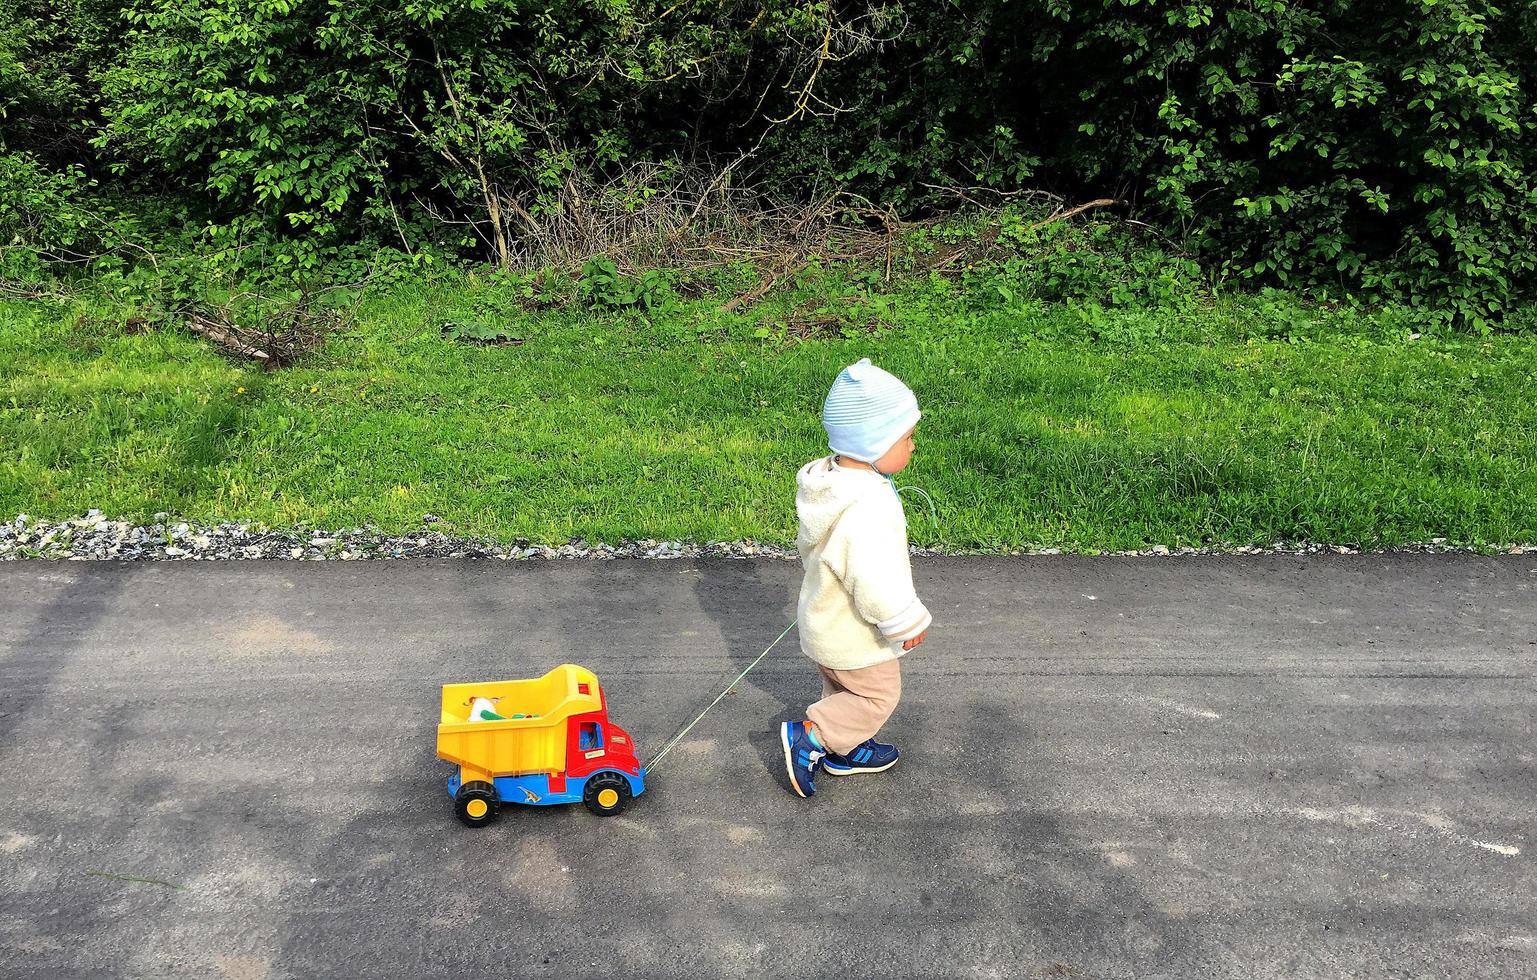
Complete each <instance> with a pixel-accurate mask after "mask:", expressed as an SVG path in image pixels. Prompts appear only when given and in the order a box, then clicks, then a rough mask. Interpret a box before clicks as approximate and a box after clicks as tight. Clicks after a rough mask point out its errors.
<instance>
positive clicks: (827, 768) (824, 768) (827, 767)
mask: <svg viewBox="0 0 1537 980" xmlns="http://www.w3.org/2000/svg"><path fill="white" fill-rule="evenodd" d="M901 761H902V760H901V759H892V760H891V761H890V762H888V763H886V764H885V765H884V766H881V767H880V768H879V769H866V768H864V767H863V766H860V767H859V768H858V769H844V770H842V771H841V772H840V771H839V770H837V769H834V768H833V767H832V766H830V765H828V764H827V763H825V762H824V763H822V771H823V772H825V773H827V774H828V775H829V776H858V775H860V774H862V773H867V772H885V771H886V770H887V769H890V768H891V767H892V766H894V765H896V764H897V763H898V762H901Z"/></svg>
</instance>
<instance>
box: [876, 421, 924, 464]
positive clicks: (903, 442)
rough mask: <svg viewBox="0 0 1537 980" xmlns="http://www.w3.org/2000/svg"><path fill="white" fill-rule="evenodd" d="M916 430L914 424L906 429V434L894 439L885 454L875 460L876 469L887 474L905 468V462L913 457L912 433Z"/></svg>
mask: <svg viewBox="0 0 1537 980" xmlns="http://www.w3.org/2000/svg"><path fill="white" fill-rule="evenodd" d="M917 431H918V427H917V426H916V425H915V426H913V427H912V428H911V429H908V430H907V435H905V436H903V437H902V438H900V439H898V440H897V441H896V444H895V445H894V446H892V447H891V448H890V449H888V450H886V455H884V456H882V457H881V458H880V459H878V460H876V461H875V467H876V469H878V470H880V471H881V472H882V473H885V474H886V475H887V476H892V475H894V474H897V473H900V472H902V471H903V470H905V469H907V464H908V462H910V461H911V460H912V458H913V433H915V432H917Z"/></svg>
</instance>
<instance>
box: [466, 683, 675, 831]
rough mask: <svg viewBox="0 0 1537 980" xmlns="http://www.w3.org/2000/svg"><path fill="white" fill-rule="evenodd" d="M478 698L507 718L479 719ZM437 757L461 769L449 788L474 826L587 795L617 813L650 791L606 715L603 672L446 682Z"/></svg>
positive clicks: (626, 740)
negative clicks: (500, 814)
mask: <svg viewBox="0 0 1537 980" xmlns="http://www.w3.org/2000/svg"><path fill="white" fill-rule="evenodd" d="M477 699H485V700H486V701H489V702H491V703H492V704H494V705H496V708H497V710H496V712H495V713H496V714H499V715H501V717H500V718H494V719H489V720H487V719H485V718H484V716H482V717H479V718H477V717H476V716H475V715H474V713H473V712H472V710H471V709H472V706H473V705H474V704H475V702H476V700H477ZM487 714H489V712H487ZM515 715H517V716H523V717H514V716H515ZM438 758H440V759H446V760H448V761H449V762H452V763H454V764H455V765H456V766H457V767H458V768H456V769H455V770H454V774H453V775H452V776H450V777H448V792H449V794H450V795H451V796H452V797H453V798H454V813H456V814H457V815H458V817H459V819H460V820H462V821H463V822H464V823H465V824H467V825H469V826H471V827H484V826H485V825H486V824H488V823H490V822H491V821H493V820H495V819H496V815H497V811H498V810H499V809H500V808H501V805H502V804H503V803H523V804H527V805H530V806H547V805H550V804H554V803H575V802H577V801H578V800H580V801H581V802H583V803H585V804H587V809H589V810H591V811H592V812H593V813H596V814H598V815H599V816H609V815H611V814H615V813H619V812H620V811H622V810H623V809H624V808H625V806H626V804H628V803H629V802H630V800H631V798H633V797H636V796H639V795H640V794H641V793H643V792H645V789H646V773H645V770H644V769H642V768H641V766H640V762H639V761H638V760H637V759H636V756H635V742H634V740H633V739H631V738H630V734H629V733H628V732H626V731H625V730H624V729H622V728H620V727H619V726H618V725H615V724H614V723H613V722H611V721H609V720H608V706H607V704H606V703H605V701H604V698H603V689H602V687H600V686H599V684H598V676H597V675H596V674H594V673H593V672H592V671H590V670H588V669H587V668H585V667H578V666H576V665H575V664H563V665H562V666H560V667H556V668H555V669H554V670H552V671H550V672H549V673H548V674H545V675H544V676H543V677H538V678H534V679H532V680H522V681H493V682H489V683H485V684H444V685H443V705H442V713H441V715H440V718H439V724H438Z"/></svg>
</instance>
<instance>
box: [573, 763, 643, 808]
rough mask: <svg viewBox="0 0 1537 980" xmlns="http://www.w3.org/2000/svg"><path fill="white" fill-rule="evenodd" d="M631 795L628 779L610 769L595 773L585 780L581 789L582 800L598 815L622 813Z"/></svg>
mask: <svg viewBox="0 0 1537 980" xmlns="http://www.w3.org/2000/svg"><path fill="white" fill-rule="evenodd" d="M605 791H610V792H605ZM631 796H632V794H631V793H630V781H629V780H628V779H625V778H624V777H623V776H621V775H619V774H618V773H617V772H613V771H612V770H608V771H604V772H600V773H597V774H596V775H594V776H593V777H592V778H591V779H589V780H587V788H586V789H584V790H582V802H583V803H585V804H586V805H587V809H589V810H591V811H592V812H593V813H596V814H597V815H598V816H600V817H612V816H614V815H615V814H617V813H623V812H624V808H625V807H626V806H629V804H630V798H631Z"/></svg>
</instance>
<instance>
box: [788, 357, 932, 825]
mask: <svg viewBox="0 0 1537 980" xmlns="http://www.w3.org/2000/svg"><path fill="white" fill-rule="evenodd" d="M920 417H921V413H919V411H918V399H917V398H915V397H914V396H913V393H912V391H911V390H910V389H909V388H908V387H907V385H905V384H903V383H902V382H901V381H899V380H897V379H896V378H895V377H893V376H892V375H890V374H888V373H886V372H885V371H882V370H881V369H880V368H878V367H876V366H875V365H874V364H871V363H870V359H869V358H865V359H864V360H862V361H860V362H859V363H858V364H852V365H850V366H849V367H847V368H844V369H843V372H842V373H841V374H839V375H838V378H837V380H836V381H834V382H833V386H832V390H831V391H829V392H828V393H827V401H826V402H825V403H823V405H822V426H823V428H825V429H826V430H827V441H828V445H829V448H831V449H832V451H833V454H832V455H831V456H827V457H825V458H823V459H819V460H816V461H815V462H812V463H808V464H806V465H805V466H804V467H802V468H801V471H800V473H799V475H798V476H797V477H796V481H795V482H796V494H795V510H796V513H797V515H798V516H799V517H800V533H799V535H798V536H797V540H796V544H797V546H798V548H799V549H800V555H801V564H802V565H804V566H805V569H806V577H805V579H803V580H802V582H801V594H800V603H799V623H800V639H801V650H802V651H804V652H805V653H806V655H807V656H809V657H810V658H811V659H812V660H815V661H816V662H817V665H818V666H819V667H820V668H821V671H822V700H820V701H818V702H817V703H816V704H813V705H812V706H811V707H810V708H808V709H807V710H806V720H805V721H787V722H785V723H784V726H783V727H782V728H781V729H780V733H779V740H780V743H781V745H782V746H783V748H784V756H785V769H786V771H787V772H788V773H789V776H790V787H791V788H792V789H793V790H794V791H795V792H796V793H797V794H798V795H800V796H811V795H812V794H813V793H815V792H816V773H817V770H818V769H819V768H820V769H824V770H825V771H826V772H828V773H829V774H831V775H834V776H847V775H851V774H853V773H856V772H884V771H885V770H887V769H890V768H891V767H892V766H894V765H896V762H897V750H896V747H895V746H891V745H886V744H884V743H881V742H877V741H876V740H875V735H876V733H877V732H879V731H880V730H881V726H882V725H884V724H885V723H886V719H887V718H890V717H891V713H892V711H894V710H895V709H896V706H897V701H898V700H900V698H901V696H902V669H901V666H900V662H899V660H898V658H900V657H901V656H902V655H903V654H904V653H906V652H908V651H909V650H912V649H914V648H915V647H917V646H918V644H920V643H922V642H923V640H924V638H925V637H926V636H927V635H928V629H929V623H930V616H929V611H928V610H927V609H925V608H924V606H923V603H922V602H920V601H919V599H918V595H917V593H916V592H914V591H913V573H912V567H911V565H910V564H909V562H908V559H907V519H906V518H905V517H904V516H903V513H902V499H901V498H900V497H898V496H897V492H896V485H895V484H894V483H892V482H891V477H892V476H893V475H894V474H896V473H899V472H901V470H902V468H903V467H905V466H906V465H907V462H908V460H909V459H910V458H911V457H912V454H913V430H914V429H915V427H916V426H917V424H918V419H919V418H920Z"/></svg>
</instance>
